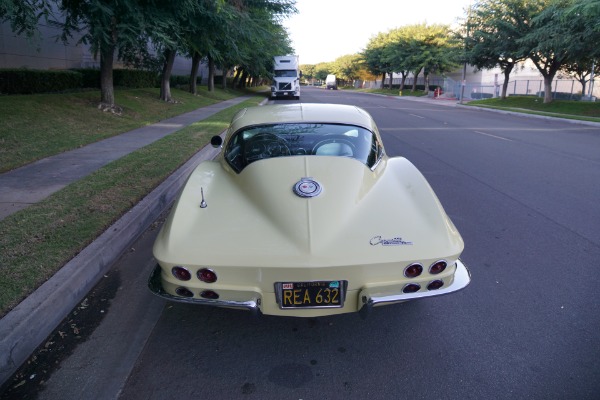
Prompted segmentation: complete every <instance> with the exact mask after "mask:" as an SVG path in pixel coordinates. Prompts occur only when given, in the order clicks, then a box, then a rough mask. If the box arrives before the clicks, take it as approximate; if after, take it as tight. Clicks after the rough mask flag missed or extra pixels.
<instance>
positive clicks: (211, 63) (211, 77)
mask: <svg viewBox="0 0 600 400" xmlns="http://www.w3.org/2000/svg"><path fill="white" fill-rule="evenodd" d="M208 91H209V92H214V91H215V60H213V58H212V57H211V56H208Z"/></svg>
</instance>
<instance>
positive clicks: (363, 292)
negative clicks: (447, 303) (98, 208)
mask: <svg viewBox="0 0 600 400" xmlns="http://www.w3.org/2000/svg"><path fill="white" fill-rule="evenodd" d="M211 142H212V144H213V146H215V147H223V148H224V150H223V151H222V152H221V153H220V154H219V156H218V157H217V159H215V160H213V161H205V162H203V163H201V164H200V165H199V166H198V167H197V168H196V169H195V170H194V171H193V172H192V174H191V175H190V177H189V178H188V181H187V182H186V184H185V187H184V188H183V191H182V193H181V194H180V196H179V198H178V200H177V201H176V203H175V205H174V206H173V209H172V211H171V214H170V215H169V217H168V218H167V220H166V221H165V224H164V226H163V227H162V229H161V231H160V233H159V235H158V237H157V239H156V242H155V244H154V249H153V252H154V256H155V258H156V259H157V260H158V265H157V267H156V269H155V270H154V272H153V273H152V275H151V277H150V280H149V286H150V289H151V290H152V291H153V292H154V293H156V294H158V295H159V296H162V297H164V298H167V299H169V300H173V301H181V302H186V303H194V304H204V305H211V306H219V307H233V308H243V309H248V310H251V311H254V312H256V313H262V314H268V315H282V316H294V317H315V316H324V315H331V314H341V313H350V312H357V311H358V312H360V313H361V315H366V314H368V313H369V312H370V311H371V310H372V309H373V307H374V306H378V305H384V304H391V303H397V302H403V301H406V300H412V299H418V298H423V297H429V296H436V295H442V294H446V293H451V292H455V291H457V290H459V289H462V288H464V287H465V286H467V285H468V284H469V282H470V273H469V271H468V270H467V268H466V267H465V266H464V264H463V263H462V262H461V261H460V260H459V256H460V254H461V252H462V251H463V247H464V244H463V240H462V238H461V236H460V234H459V233H458V231H457V230H456V227H455V226H454V224H453V223H452V221H451V220H450V218H448V216H447V215H446V213H445V212H444V209H443V208H442V206H441V204H440V202H439V201H438V199H437V197H436V195H435V194H434V192H433V190H432V189H431V187H430V186H429V184H428V183H427V181H426V180H425V178H424V177H423V175H422V174H421V173H420V172H419V171H418V170H417V169H416V168H415V166H414V165H413V164H411V163H410V162H409V161H408V160H407V159H405V158H403V157H388V156H387V155H386V153H385V151H384V147H383V143H382V140H381V137H380V135H379V132H378V130H377V127H376V126H375V122H374V121H373V119H372V117H371V116H370V115H369V114H368V113H367V112H366V111H365V110H363V109H361V108H358V107H354V106H349V105H336V104H288V105H267V106H261V107H252V108H246V109H243V110H241V111H240V112H238V113H237V114H236V115H235V116H234V117H233V120H232V122H231V125H230V127H229V129H228V131H227V133H226V136H225V139H224V140H223V139H222V138H221V137H220V136H215V137H214V138H213V140H212V141H211Z"/></svg>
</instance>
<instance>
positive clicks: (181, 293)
mask: <svg viewBox="0 0 600 400" xmlns="http://www.w3.org/2000/svg"><path fill="white" fill-rule="evenodd" d="M175 293H177V295H178V296H181V297H194V293H192V292H190V291H189V290H188V289H186V288H184V287H181V286H180V287H178V288H177V289H175Z"/></svg>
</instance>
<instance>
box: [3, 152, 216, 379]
mask: <svg viewBox="0 0 600 400" xmlns="http://www.w3.org/2000/svg"><path fill="white" fill-rule="evenodd" d="M219 151H220V150H219V149H214V148H212V147H211V146H210V145H208V146H206V147H204V148H203V149H202V150H200V151H199V152H198V153H196V155H194V156H193V157H192V158H191V159H190V160H188V161H187V162H186V163H185V164H184V165H183V166H182V167H181V168H179V169H178V170H177V171H175V172H174V173H173V174H172V175H171V176H169V177H168V178H167V179H166V180H165V181H164V182H163V183H162V184H160V185H159V186H158V187H157V188H156V189H154V191H152V192H151V193H150V194H149V195H148V196H146V197H145V198H144V199H142V201H140V202H139V203H138V204H137V205H135V206H134V207H133V208H132V209H131V210H130V211H129V212H127V213H126V214H125V215H124V216H123V217H121V219H119V220H118V221H117V222H115V223H114V224H113V225H112V226H111V227H110V228H108V229H107V230H106V231H105V232H104V233H103V234H102V235H101V236H100V237H99V238H98V239H96V240H95V241H94V242H93V243H92V244H90V245H89V246H88V247H86V248H85V249H84V250H83V251H82V252H81V253H79V254H78V255H77V256H76V257H75V258H73V259H72V260H71V261H69V262H68V263H67V264H66V265H65V266H64V267H62V268H61V269H60V270H59V271H58V272H57V273H56V274H55V275H54V276H53V277H52V278H50V279H49V280H48V281H46V282H45V283H44V284H43V285H42V286H40V287H39V288H38V289H37V290H36V291H35V292H33V293H32V294H31V295H29V296H28V297H27V298H26V299H25V300H23V301H22V302H21V303H20V304H19V305H18V306H16V307H15V308H14V309H13V310H12V311H11V312H9V313H8V314H7V315H6V316H4V317H3V318H2V319H0V385H3V384H4V383H5V382H6V381H8V379H9V378H10V377H11V376H12V374H14V373H15V372H16V371H17V369H18V368H19V367H20V366H21V365H22V364H23V363H24V362H25V361H26V360H27V359H28V358H29V357H30V356H31V354H32V353H33V352H34V351H35V349H36V348H37V347H38V346H39V345H40V344H42V342H43V341H44V340H45V339H46V338H47V337H48V336H49V335H50V334H51V333H52V331H53V330H54V329H55V328H56V327H57V326H58V325H59V324H60V322H61V321H62V320H63V319H64V318H65V317H66V316H67V315H68V314H69V312H71V310H72V309H73V308H74V307H75V306H76V305H77V304H78V303H79V302H80V301H82V299H83V298H84V297H85V296H86V295H87V293H88V292H89V291H90V290H91V289H92V288H93V287H94V286H95V285H96V283H98V281H99V280H100V279H101V278H102V276H103V275H104V274H105V273H106V272H107V271H108V270H109V269H110V268H111V266H112V265H113V263H114V262H115V260H117V259H118V257H120V256H121V254H122V253H123V252H124V251H126V250H127V249H128V248H129V247H130V246H131V244H132V243H134V242H135V240H136V239H137V238H138V237H139V235H140V234H141V233H143V232H144V231H145V230H146V229H147V228H148V227H149V226H150V225H151V224H152V223H153V222H154V221H156V219H157V218H158V217H159V216H160V215H161V214H162V213H163V212H164V211H165V210H166V209H168V207H170V205H171V204H172V203H173V201H174V200H175V198H176V196H177V195H178V194H179V191H180V190H181V188H182V186H183V184H184V183H185V181H186V180H187V178H188V176H189V175H190V173H191V172H192V170H193V169H194V168H195V167H196V166H197V165H198V164H199V163H200V162H202V161H205V160H209V159H213V158H214V157H215V156H216V155H217V154H218V153H219Z"/></svg>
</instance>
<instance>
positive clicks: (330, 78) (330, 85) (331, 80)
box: [325, 75, 337, 90]
mask: <svg viewBox="0 0 600 400" xmlns="http://www.w3.org/2000/svg"><path fill="white" fill-rule="evenodd" d="M325 87H326V88H327V90H329V89H333V90H337V81H336V80H335V75H327V79H325Z"/></svg>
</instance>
